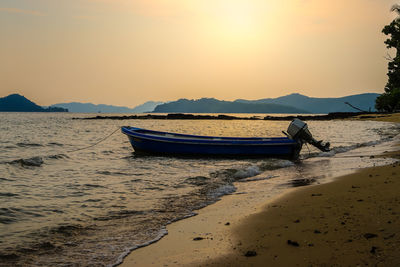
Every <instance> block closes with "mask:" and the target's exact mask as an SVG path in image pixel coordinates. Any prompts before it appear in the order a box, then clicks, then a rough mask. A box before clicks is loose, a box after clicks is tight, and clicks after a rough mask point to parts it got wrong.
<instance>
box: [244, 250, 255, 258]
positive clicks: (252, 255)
mask: <svg viewBox="0 0 400 267" xmlns="http://www.w3.org/2000/svg"><path fill="white" fill-rule="evenodd" d="M244 256H246V257H255V256H257V252H256V251H254V250H248V251H247V252H246V253H245V254H244Z"/></svg>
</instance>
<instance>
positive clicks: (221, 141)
mask: <svg viewBox="0 0 400 267" xmlns="http://www.w3.org/2000/svg"><path fill="white" fill-rule="evenodd" d="M121 131H122V133H124V134H126V135H127V136H129V137H132V138H141V139H146V140H151V141H157V142H169V143H182V144H193V145H194V144H197V145H236V146H253V145H256V146H260V145H261V146H297V145H298V144H299V142H298V141H296V140H293V139H290V138H288V137H216V136H201V135H186V134H177V133H170V132H161V131H152V130H146V129H142V128H136V127H129V126H123V127H121ZM138 131H144V132H146V133H140V132H138ZM161 134H164V136H161ZM165 134H168V135H170V136H165ZM185 138H186V139H185ZM196 139H197V140H196Z"/></svg>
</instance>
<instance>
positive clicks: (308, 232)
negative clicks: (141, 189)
mask: <svg viewBox="0 0 400 267" xmlns="http://www.w3.org/2000/svg"><path fill="white" fill-rule="evenodd" d="M369 119H371V118H369ZM377 119H379V120H381V119H383V120H386V121H396V122H398V121H399V119H400V116H399V114H395V115H394V116H391V117H382V118H377ZM390 156H391V157H396V158H400V152H399V151H398V152H392V153H391V155H390ZM290 191H292V192H290V193H288V192H285V194H283V195H282V196H281V197H279V198H276V199H274V200H273V201H270V200H268V199H267V198H263V197H262V196H249V195H240V194H234V195H229V196H225V197H223V199H222V200H221V201H219V202H217V203H215V204H213V205H211V206H208V207H206V208H204V209H202V210H200V211H199V215H198V216H195V217H191V218H189V219H185V220H182V221H178V222H175V223H173V224H171V225H169V226H168V227H167V230H168V233H169V234H168V235H167V236H166V237H164V238H163V239H162V240H160V241H159V242H157V243H155V244H153V245H150V246H148V247H144V248H141V249H138V250H135V251H133V252H132V253H131V254H130V255H128V257H127V258H125V261H124V263H123V264H122V266H183V265H187V266H357V265H360V266H361V265H373V266H375V265H377V266H400V253H399V246H400V193H399V192H400V164H399V163H396V164H392V165H388V166H383V167H374V168H368V169H364V170H361V171H359V172H357V173H355V174H351V175H346V176H343V177H339V178H337V179H336V180H335V181H333V182H331V183H328V184H323V185H315V186H309V187H302V188H296V189H291V190H290ZM256 200H257V201H256Z"/></svg>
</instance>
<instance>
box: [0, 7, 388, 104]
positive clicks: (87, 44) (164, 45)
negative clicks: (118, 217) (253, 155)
mask: <svg viewBox="0 0 400 267" xmlns="http://www.w3.org/2000/svg"><path fill="white" fill-rule="evenodd" d="M394 3H396V2H395V1H392V0H380V1H372V0H354V1H344V0H340V1H335V2H332V1H317V0H307V1H305V0H290V1H278V0H213V1H212V0H191V1H180V0H75V1H65V0H61V1H52V0H37V1H29V0H18V1H15V0H3V1H2V2H1V3H0V25H1V27H0V35H1V36H2V37H4V38H2V42H1V43H0V56H1V58H2V61H3V62H6V64H1V66H0V92H1V96H4V95H7V94H9V93H14V92H16V93H20V94H23V95H26V96H27V97H29V98H31V99H33V100H35V101H37V102H38V103H39V104H42V105H48V104H53V103H57V102H71V101H80V102H93V103H107V104H115V105H126V106H134V105H137V104H141V103H143V102H145V101H148V100H157V101H169V100H175V99H178V98H201V97H215V98H219V99H224V100H234V99H237V98H247V99H258V98H267V97H277V96H281V95H285V94H289V93H293V92H298V93H302V94H306V95H309V96H315V97H329V96H331V97H336V96H344V95H350V94H356V93H365V92H377V93H380V92H382V91H383V88H384V85H385V83H386V67H387V66H386V65H387V61H386V60H385V58H384V56H385V55H386V52H387V51H386V48H385V45H384V43H383V41H384V40H385V37H384V35H383V34H382V33H381V30H382V28H383V26H384V25H385V24H387V23H389V22H390V21H391V19H393V14H391V13H390V7H391V5H392V4H394Z"/></svg>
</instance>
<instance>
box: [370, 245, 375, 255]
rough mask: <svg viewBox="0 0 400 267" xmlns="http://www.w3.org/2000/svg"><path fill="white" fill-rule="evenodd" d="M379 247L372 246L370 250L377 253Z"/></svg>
mask: <svg viewBox="0 0 400 267" xmlns="http://www.w3.org/2000/svg"><path fill="white" fill-rule="evenodd" d="M376 249H377V247H375V246H372V247H371V250H370V251H369V252H371V253H372V254H375V252H376Z"/></svg>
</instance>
